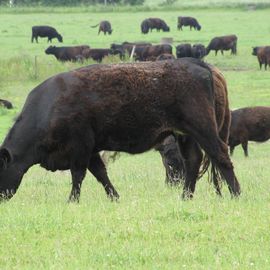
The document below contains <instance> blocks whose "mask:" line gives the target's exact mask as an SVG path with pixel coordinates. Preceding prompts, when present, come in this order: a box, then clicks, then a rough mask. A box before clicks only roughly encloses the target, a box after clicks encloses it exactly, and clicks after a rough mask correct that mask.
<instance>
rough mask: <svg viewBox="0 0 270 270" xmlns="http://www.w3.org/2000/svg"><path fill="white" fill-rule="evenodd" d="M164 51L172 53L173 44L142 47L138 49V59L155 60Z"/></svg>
mask: <svg viewBox="0 0 270 270" xmlns="http://www.w3.org/2000/svg"><path fill="white" fill-rule="evenodd" d="M164 53H169V54H172V46H171V45H169V44H161V45H153V46H145V47H142V48H141V50H137V51H136V60H139V61H147V60H153V59H154V60H155V59H156V58H157V57H158V56H160V55H161V54H164Z"/></svg>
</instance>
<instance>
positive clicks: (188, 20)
mask: <svg viewBox="0 0 270 270" xmlns="http://www.w3.org/2000/svg"><path fill="white" fill-rule="evenodd" d="M177 22H178V24H177V29H178V30H183V29H182V26H189V27H190V30H191V29H192V28H194V29H195V30H198V31H200V30H201V28H202V27H201V26H200V24H199V23H198V21H197V20H196V19H195V18H193V17H183V16H180V17H178V20H177Z"/></svg>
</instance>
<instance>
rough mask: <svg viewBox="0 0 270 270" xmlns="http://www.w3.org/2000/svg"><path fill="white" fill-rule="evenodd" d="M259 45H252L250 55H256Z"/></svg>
mask: <svg viewBox="0 0 270 270" xmlns="http://www.w3.org/2000/svg"><path fill="white" fill-rule="evenodd" d="M258 49H259V47H252V55H257V53H258Z"/></svg>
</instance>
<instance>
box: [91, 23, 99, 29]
mask: <svg viewBox="0 0 270 270" xmlns="http://www.w3.org/2000/svg"><path fill="white" fill-rule="evenodd" d="M97 26H99V23H98V24H96V25H92V26H91V27H92V28H95V27H97Z"/></svg>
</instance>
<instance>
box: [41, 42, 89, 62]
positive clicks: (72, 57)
mask: <svg viewBox="0 0 270 270" xmlns="http://www.w3.org/2000/svg"><path fill="white" fill-rule="evenodd" d="M89 48H90V47H89V46H88V45H81V46H74V47H55V46H50V47H48V48H47V49H46V50H45V53H46V54H52V55H54V56H55V58H56V59H57V60H59V61H62V62H64V61H78V59H80V58H79V56H80V55H81V54H82V52H83V50H85V49H89Z"/></svg>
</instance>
